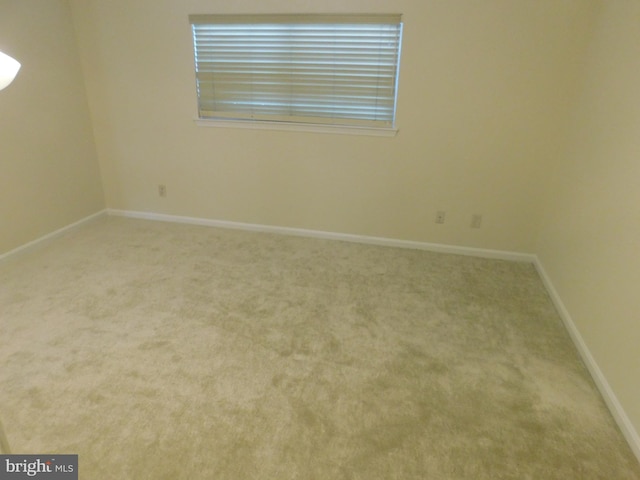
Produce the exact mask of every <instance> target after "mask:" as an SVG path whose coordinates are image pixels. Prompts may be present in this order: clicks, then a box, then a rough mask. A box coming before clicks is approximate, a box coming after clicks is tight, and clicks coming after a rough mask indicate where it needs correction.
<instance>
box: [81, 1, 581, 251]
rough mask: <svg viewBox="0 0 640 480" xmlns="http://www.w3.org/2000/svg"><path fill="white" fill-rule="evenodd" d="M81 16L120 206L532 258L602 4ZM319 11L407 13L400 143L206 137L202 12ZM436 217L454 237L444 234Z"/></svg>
mask: <svg viewBox="0 0 640 480" xmlns="http://www.w3.org/2000/svg"><path fill="white" fill-rule="evenodd" d="M71 5H72V7H73V12H74V17H75V20H76V25H77V27H78V31H79V44H80V47H81V51H82V57H83V60H84V67H85V74H86V80H87V86H88V92H89V101H90V105H91V109H92V112H93V121H94V125H95V131H96V140H97V146H98V153H99V157H100V162H101V166H102V171H103V174H104V186H105V190H106V197H107V204H108V206H109V207H110V208H115V209H125V210H139V211H146V212H158V213H167V214H174V215H184V216H193V217H202V218H208V219H218V220H231V221H239V222H249V223H258V224H268V225H277V226H286V227H298V228H307V229H315V230H324V231H334V232H341V233H352V234H362V235H374V236H383V237H390V238H396V239H408V240H416V241H427V242H437V243H445V244H452V245H464V246H470V247H481V248H491V249H501V250H513V251H519V252H532V251H533V247H534V241H533V239H534V238H535V233H536V232H537V230H538V227H539V222H540V219H541V218H540V212H541V208H540V197H539V191H540V184H541V183H542V182H545V181H546V178H547V176H548V170H549V167H550V164H551V162H552V160H553V159H555V157H556V150H557V148H558V146H559V141H560V139H561V138H562V132H563V128H564V120H565V118H566V115H567V112H568V107H569V105H570V103H571V99H572V92H573V85H574V82H575V80H576V76H577V75H578V73H579V70H580V65H579V61H577V60H576V59H581V58H582V52H583V50H584V48H585V45H586V43H587V37H588V31H589V27H590V22H591V20H592V18H593V9H592V8H590V5H591V2H588V1H585V0H568V1H563V2H558V1H557V0H526V1H517V2H514V1H512V0H485V1H483V2H471V1H464V2H457V1H455V2H454V1H442V0H394V1H385V0H378V1H373V2H372V1H371V0H327V1H324V2H309V1H291V0H246V1H243V2H229V1H228V0H224V1H222V0H181V1H169V0H164V1H158V0H134V1H132V0H71ZM319 11H330V12H340V11H344V12H354V11H367V12H400V13H403V14H404V22H405V38H404V46H403V58H402V69H401V74H400V94H399V106H398V117H397V118H398V126H399V128H400V133H399V134H398V136H397V137H394V138H371V137H357V136H338V135H322V134H313V133H299V132H282V131H277V132H274V131H266V132H265V131H257V130H232V129H213V128H202V127H197V126H196V125H195V124H194V123H193V118H194V117H195V114H196V99H195V88H194V74H193V52H192V45H191V37H190V27H189V24H188V21H187V16H188V14H190V13H207V12H216V13H218V12H222V13H225V12H227V13H228V12H238V13H242V12H319ZM160 183H163V184H166V185H167V192H168V195H167V198H165V199H161V198H159V196H158V193H157V185H158V184H160ZM437 210H445V211H446V212H447V222H446V223H445V225H435V224H434V217H435V212H436V211H437ZM473 213H481V214H483V215H484V223H483V226H482V228H481V229H480V230H472V229H471V228H470V220H471V215H472V214H473Z"/></svg>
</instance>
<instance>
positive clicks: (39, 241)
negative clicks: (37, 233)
mask: <svg viewBox="0 0 640 480" xmlns="http://www.w3.org/2000/svg"><path fill="white" fill-rule="evenodd" d="M106 214H107V211H106V210H101V211H99V212H97V213H94V214H92V215H89V216H88V217H85V218H83V219H81V220H78V221H77V222H74V223H72V224H70V225H67V226H66V227H62V228H60V229H58V230H56V231H55V232H51V233H48V234H47V235H44V236H42V237H40V238H36V239H35V240H32V241H31V242H29V243H25V244H24V245H21V246H19V247H18V248H14V249H13V250H9V251H8V252H6V253H3V254H1V255H0V263H2V262H4V261H7V260H9V259H10V258H15V257H16V256H18V255H21V254H24V253H27V252H29V251H31V250H33V249H34V248H37V247H40V246H42V245H44V244H46V243H47V242H50V241H51V240H53V239H55V238H58V237H60V236H61V235H64V234H65V233H67V232H69V231H71V230H74V229H76V228H78V227H81V226H82V225H84V224H86V223H87V222H90V221H92V220H95V219H96V218H98V217H101V216H103V215H106Z"/></svg>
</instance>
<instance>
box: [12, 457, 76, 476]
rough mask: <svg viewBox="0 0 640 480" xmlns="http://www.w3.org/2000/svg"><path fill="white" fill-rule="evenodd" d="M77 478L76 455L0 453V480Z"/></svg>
mask: <svg viewBox="0 0 640 480" xmlns="http://www.w3.org/2000/svg"><path fill="white" fill-rule="evenodd" d="M19 478H21V479H24V478H27V479H31V478H35V479H43V480H78V455H0V480H17V479H19Z"/></svg>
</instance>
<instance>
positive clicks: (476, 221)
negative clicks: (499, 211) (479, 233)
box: [471, 213, 482, 228]
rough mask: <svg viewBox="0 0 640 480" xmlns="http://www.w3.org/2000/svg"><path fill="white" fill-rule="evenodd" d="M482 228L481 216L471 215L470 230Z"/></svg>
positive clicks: (477, 214)
mask: <svg viewBox="0 0 640 480" xmlns="http://www.w3.org/2000/svg"><path fill="white" fill-rule="evenodd" d="M481 226H482V215H480V214H479V213H474V214H473V215H471V228H480V227H481Z"/></svg>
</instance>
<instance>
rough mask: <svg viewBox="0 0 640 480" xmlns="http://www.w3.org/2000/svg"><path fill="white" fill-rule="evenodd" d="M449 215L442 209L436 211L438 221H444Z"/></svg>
mask: <svg viewBox="0 0 640 480" xmlns="http://www.w3.org/2000/svg"><path fill="white" fill-rule="evenodd" d="M446 216H447V214H446V212H443V211H442V210H440V211H439V212H437V213H436V223H444V219H445V217H446Z"/></svg>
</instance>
